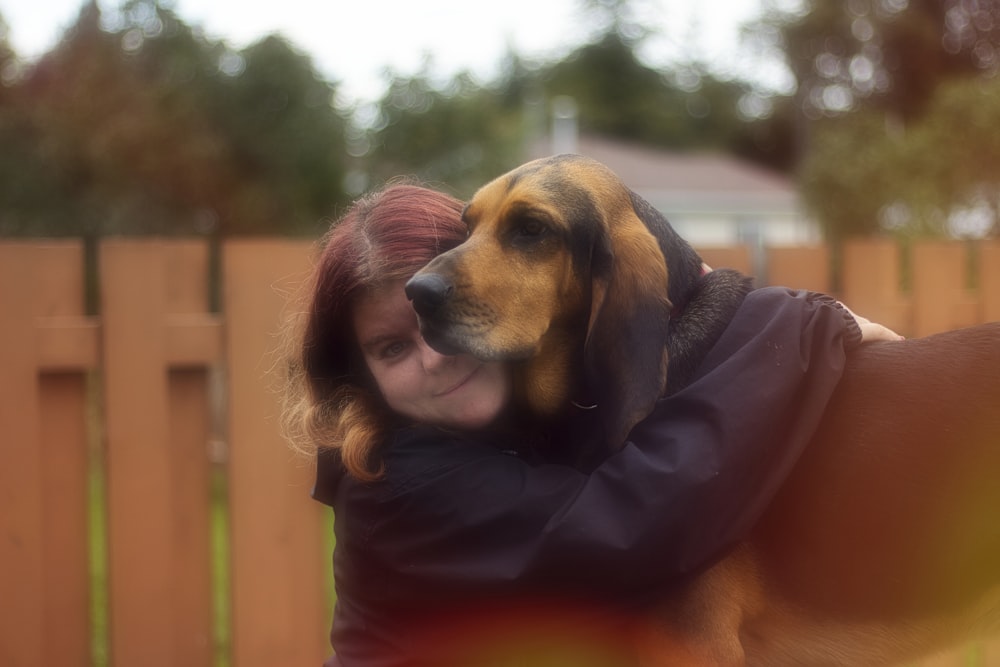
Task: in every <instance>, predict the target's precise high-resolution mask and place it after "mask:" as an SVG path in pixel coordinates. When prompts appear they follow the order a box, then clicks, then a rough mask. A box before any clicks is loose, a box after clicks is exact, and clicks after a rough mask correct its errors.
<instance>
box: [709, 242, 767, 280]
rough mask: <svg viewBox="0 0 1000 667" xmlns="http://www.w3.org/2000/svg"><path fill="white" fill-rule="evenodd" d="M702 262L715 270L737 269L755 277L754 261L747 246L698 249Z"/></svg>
mask: <svg viewBox="0 0 1000 667" xmlns="http://www.w3.org/2000/svg"><path fill="white" fill-rule="evenodd" d="M697 250H698V254H699V255H701V258H702V260H704V262H705V263H706V264H708V265H709V266H711V267H712V268H713V269H736V270H737V271H742V272H743V273H745V274H747V275H751V276H752V275H753V259H752V258H751V256H750V249H749V248H747V247H746V246H729V247H725V248H722V247H706V248H697Z"/></svg>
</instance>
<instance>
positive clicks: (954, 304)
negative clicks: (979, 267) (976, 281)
mask: <svg viewBox="0 0 1000 667" xmlns="http://www.w3.org/2000/svg"><path fill="white" fill-rule="evenodd" d="M966 275H967V274H966V247H965V245H964V244H962V243H958V242H956V241H920V242H917V243H914V244H913V333H914V335H915V336H926V335H928V334H932V333H938V332H941V331H948V330H950V329H957V328H959V327H963V326H968V325H970V324H972V323H973V321H974V320H975V310H976V309H975V302H974V301H972V300H971V298H970V296H969V294H968V291H967V290H966V288H965V282H966Z"/></svg>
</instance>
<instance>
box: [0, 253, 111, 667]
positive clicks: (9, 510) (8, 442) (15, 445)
mask: <svg viewBox="0 0 1000 667" xmlns="http://www.w3.org/2000/svg"><path fill="white" fill-rule="evenodd" d="M83 275H84V274H83V249H82V246H81V244H80V243H79V242H46V243H32V242H21V243H10V242H6V243H0V369H2V372H0V455H2V457H3V463H2V464H0V563H3V567H2V568H0V600H2V602H0V664H4V665H11V667H35V666H36V665H52V664H59V665H67V666H70V667H84V666H85V665H89V664H90V618H89V611H90V608H89V572H88V568H87V563H88V551H87V511H86V510H87V443H86V424H85V417H84V415H85V401H86V382H85V375H84V373H85V372H86V371H87V370H89V369H92V368H94V365H95V363H96V357H97V349H96V337H95V335H94V333H95V331H96V324H94V323H93V322H90V321H88V320H86V319H85V318H84V317H83V301H84V289H83Z"/></svg>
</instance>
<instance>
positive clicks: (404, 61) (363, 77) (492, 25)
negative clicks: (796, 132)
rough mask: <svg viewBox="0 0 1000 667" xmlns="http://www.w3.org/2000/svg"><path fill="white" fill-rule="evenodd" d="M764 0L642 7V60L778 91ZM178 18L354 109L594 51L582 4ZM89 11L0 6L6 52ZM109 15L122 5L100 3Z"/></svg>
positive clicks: (656, 2) (373, 3) (520, 0)
mask: <svg viewBox="0 0 1000 667" xmlns="http://www.w3.org/2000/svg"><path fill="white" fill-rule="evenodd" d="M761 1H762V0H640V1H639V2H637V6H639V7H641V8H643V14H642V17H643V21H644V24H645V25H646V26H648V27H650V28H653V29H654V30H655V31H656V33H657V34H656V35H655V36H654V37H653V38H651V39H649V40H648V41H647V42H646V48H645V49H644V51H643V52H642V54H641V55H642V56H643V58H644V59H645V60H646V62H647V64H649V65H652V66H663V65H668V64H670V63H671V62H676V61H677V59H678V58H682V57H684V56H685V55H688V54H691V53H692V52H694V53H696V54H697V55H699V56H700V57H701V58H702V59H704V60H706V61H711V62H713V63H714V67H715V68H716V69H717V71H722V72H732V73H734V74H742V75H744V76H756V77H757V78H758V79H759V80H761V81H762V83H763V85H765V86H767V87H771V88H776V89H780V88H781V86H782V76H783V74H782V70H781V68H780V66H777V65H776V64H773V63H769V62H766V61H761V60H760V59H759V58H757V57H755V56H754V55H753V54H748V53H747V52H746V51H743V50H741V49H740V39H739V27H740V24H741V23H742V22H744V21H747V20H750V19H753V18H755V17H756V16H757V15H758V14H759V13H760V11H761ZM173 3H174V4H173V6H174V9H175V11H176V12H177V13H178V14H179V15H180V16H181V18H183V19H184V21H185V22H186V23H188V24H189V25H192V26H195V27H199V28H201V29H202V30H203V31H204V33H205V34H206V36H208V37H209V38H212V39H220V40H224V41H226V42H227V43H229V44H230V45H231V46H232V47H234V48H242V47H244V46H246V45H248V44H250V43H252V42H253V41H255V40H256V39H258V38H260V37H261V36H263V35H266V34H268V33H271V32H279V33H281V34H283V35H284V36H285V37H286V38H288V39H289V40H290V41H291V42H292V43H293V44H294V45H295V46H296V47H298V48H299V49H301V50H302V51H304V52H306V53H308V54H309V55H310V56H311V57H312V59H313V62H314V64H315V66H316V67H317V69H318V70H319V71H320V72H321V73H322V74H323V75H324V76H325V77H327V78H329V79H330V80H332V81H336V82H338V83H339V93H340V95H341V96H342V97H345V98H346V99H347V100H348V101H356V102H365V101H374V100H375V99H377V98H378V96H379V94H380V92H381V91H382V90H383V84H384V76H383V73H384V71H385V70H386V68H391V69H393V70H394V71H396V72H398V73H400V74H415V73H417V72H418V71H420V70H421V68H422V66H423V65H424V64H425V63H427V59H428V58H429V59H430V60H429V66H430V69H429V71H430V73H431V74H433V75H435V76H440V77H441V79H442V80H445V79H447V78H449V77H450V76H451V75H452V74H454V73H456V72H458V71H460V70H468V71H471V72H472V73H474V74H476V75H478V76H479V77H481V78H482V80H484V81H488V80H490V79H491V78H492V77H493V76H494V75H495V74H496V73H497V72H496V69H497V65H498V64H499V62H500V60H501V58H502V57H503V55H504V53H505V52H506V51H507V50H508V49H512V50H514V51H515V52H516V53H518V54H520V55H522V56H524V57H528V58H538V59H543V60H547V59H549V58H555V57H558V56H560V55H563V54H565V53H568V52H569V51H571V50H572V48H573V47H574V46H577V45H579V44H581V43H583V42H585V40H586V38H587V37H588V36H589V35H590V32H591V31H592V30H593V26H588V25H587V24H586V23H585V22H584V21H583V20H582V19H581V16H580V11H579V9H578V5H579V0H500V1H499V2H480V1H477V0H346V1H345V0H278V1H274V0H272V1H270V2H259V0H173ZM82 4H83V0H0V15H2V16H3V18H4V19H5V21H6V22H7V24H8V28H9V33H8V40H9V41H10V43H11V44H12V45H13V47H14V49H15V50H16V51H17V53H18V54H19V55H21V56H22V57H26V58H28V59H32V58H35V57H37V56H38V55H40V54H42V53H44V52H45V51H47V50H48V49H50V48H51V47H52V46H53V45H54V44H55V43H56V42H57V41H58V39H59V36H60V35H61V34H62V32H63V31H64V30H65V29H66V28H67V27H69V26H70V25H72V23H73V22H74V21H75V19H76V17H77V15H78V13H79V10H80V7H81V5H82ZM98 4H99V5H100V7H101V8H102V11H111V10H113V9H114V8H115V7H117V6H119V4H120V3H119V1H118V0H98Z"/></svg>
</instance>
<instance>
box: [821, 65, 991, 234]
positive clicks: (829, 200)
mask: <svg viewBox="0 0 1000 667" xmlns="http://www.w3.org/2000/svg"><path fill="white" fill-rule="evenodd" d="M997 118H1000V81H998V80H997V79H996V78H995V77H992V78H980V77H963V78H959V79H956V80H954V81H949V82H946V83H943V84H941V85H940V86H939V87H938V89H937V91H936V92H935V94H934V96H933V97H932V98H931V99H930V100H929V101H928V102H927V104H926V108H925V112H924V113H923V114H922V115H921V117H920V118H919V119H917V120H915V121H914V122H912V123H911V124H909V125H905V126H904V125H895V126H892V125H890V126H889V127H888V128H887V126H886V116H885V114H884V113H882V112H879V111H871V110H869V111H863V112H858V113H854V114H850V115H849V116H846V117H844V118H841V119H837V120H835V121H834V120H826V121H824V122H823V123H822V124H821V126H820V128H818V129H817V132H816V141H815V142H814V145H813V150H812V151H811V152H810V154H809V156H808V157H807V159H806V161H805V164H804V168H803V184H804V189H805V192H806V197H807V201H808V203H809V204H810V205H811V207H812V208H813V209H814V210H816V211H818V212H820V214H821V215H822V220H823V221H824V223H825V225H826V227H827V230H828V232H829V233H830V235H831V236H832V237H834V238H841V237H845V236H850V235H853V234H864V233H870V232H872V231H875V230H881V231H888V232H892V233H897V234H904V235H908V236H925V235H936V236H940V235H952V236H975V237H978V236H985V235H989V234H992V235H997V234H998V233H1000V223H998V220H1000V164H998V163H997V160H996V156H997V155H1000V137H998V136H997V133H996V131H995V125H996V119H997Z"/></svg>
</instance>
